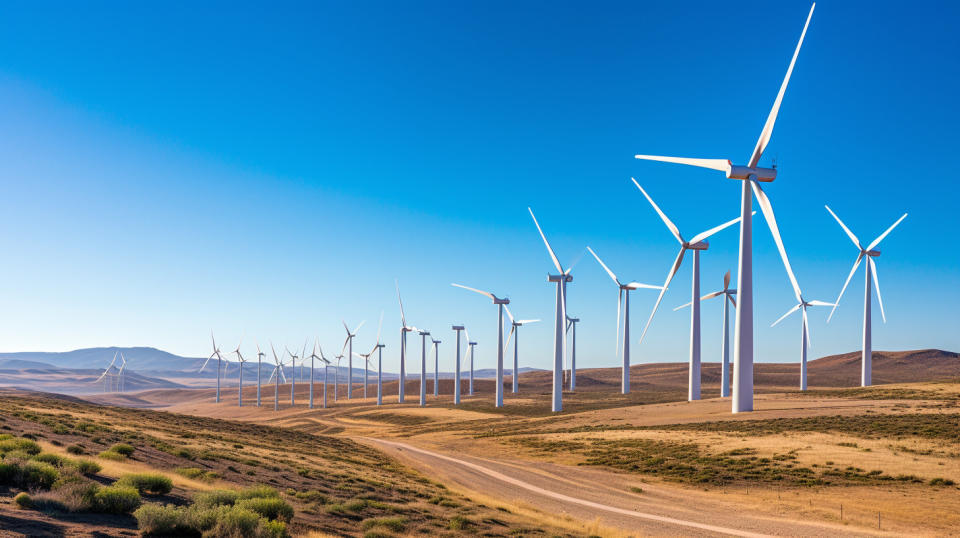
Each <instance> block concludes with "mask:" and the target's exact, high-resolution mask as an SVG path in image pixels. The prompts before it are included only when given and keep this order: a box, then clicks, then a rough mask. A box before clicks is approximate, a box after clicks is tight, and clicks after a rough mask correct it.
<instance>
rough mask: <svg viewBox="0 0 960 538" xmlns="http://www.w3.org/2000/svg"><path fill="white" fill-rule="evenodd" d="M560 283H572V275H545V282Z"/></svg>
mask: <svg viewBox="0 0 960 538" xmlns="http://www.w3.org/2000/svg"><path fill="white" fill-rule="evenodd" d="M561 281H563V282H573V275H571V274H565V275H550V274H548V275H547V282H561Z"/></svg>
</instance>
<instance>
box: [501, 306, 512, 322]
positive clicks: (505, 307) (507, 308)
mask: <svg viewBox="0 0 960 538" xmlns="http://www.w3.org/2000/svg"><path fill="white" fill-rule="evenodd" d="M503 309H504V310H505V311H506V312H507V317H508V318H510V323H513V314H512V313H511V312H510V308H509V307H508V306H507V305H503Z"/></svg>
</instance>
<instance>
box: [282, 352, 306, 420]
mask: <svg viewBox="0 0 960 538" xmlns="http://www.w3.org/2000/svg"><path fill="white" fill-rule="evenodd" d="M304 348H306V342H304ZM284 349H286V351H287V355H289V356H290V407H293V406H294V405H296V401H295V400H294V392H293V391H294V390H295V389H296V388H297V359H299V358H300V356H299V355H297V354H296V353H293V352H292V351H290V350H289V349H287V348H286V347H284Z"/></svg>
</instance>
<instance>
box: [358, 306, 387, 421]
mask: <svg viewBox="0 0 960 538" xmlns="http://www.w3.org/2000/svg"><path fill="white" fill-rule="evenodd" d="M382 329H383V310H381V311H380V323H379V324H378V325H377V343H376V344H374V345H373V349H371V350H370V353H367V354H366V355H363V359H364V365H365V367H364V372H363V397H364V398H366V397H367V372H368V371H369V369H370V368H369V367H370V356H371V355H373V354H374V353H377V405H383V348H384V347H386V346H385V345H383V344H381V343H380V332H381V330H382Z"/></svg>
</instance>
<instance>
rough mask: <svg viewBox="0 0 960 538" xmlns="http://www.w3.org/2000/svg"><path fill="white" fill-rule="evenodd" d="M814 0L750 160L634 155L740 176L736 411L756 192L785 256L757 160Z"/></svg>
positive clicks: (742, 404) (749, 348) (748, 399)
mask: <svg viewBox="0 0 960 538" xmlns="http://www.w3.org/2000/svg"><path fill="white" fill-rule="evenodd" d="M814 7H816V3H814V4H813V5H812V6H810V13H809V15H807V22H806V23H805V24H804V25H803V31H802V32H801V33H800V41H799V42H798V43H797V48H796V49H795V50H794V52H793V58H791V60H790V65H789V67H787V74H786V76H784V78H783V83H781V85H780V91H779V92H778V93H777V98H776V99H775V100H774V102H773V107H772V108H771V109H770V114H769V115H768V116H767V121H766V123H765V124H764V125H763V130H762V131H761V132H760V138H759V139H758V140H757V145H756V146H755V147H754V149H753V153H752V154H751V155H750V160H749V161H748V162H747V165H746V166H738V165H734V164H733V163H732V162H731V161H730V160H729V159H689V158H683V157H660V156H654V155H636V158H637V159H644V160H648V161H662V162H670V163H677V164H686V165H690V166H696V167H700V168H709V169H712V170H719V171H721V172H724V173H725V174H726V177H728V178H730V179H739V180H743V183H742V185H741V188H740V193H741V194H740V216H741V220H740V260H739V264H738V270H737V290H738V292H739V299H740V306H739V307H738V308H737V317H736V324H735V328H734V339H733V364H734V370H735V374H736V375H735V376H734V379H733V400H732V402H731V404H732V411H733V412H734V413H739V412H741V411H752V410H753V219H752V216H753V195H754V194H755V195H756V196H757V202H758V203H759V204H760V209H761V210H763V216H764V219H765V220H766V221H767V226H768V227H769V228H770V233H771V234H772V235H773V238H774V241H776V242H777V247H778V249H779V250H780V255H781V257H783V256H785V254H784V250H783V246H782V245H781V244H780V231H779V229H778V228H777V222H776V219H775V218H774V215H773V207H772V206H771V205H770V200H769V199H768V198H767V195H766V193H764V192H763V189H761V188H760V184H759V182H760V181H773V180H774V179H776V177H777V170H776V168H761V167H758V166H757V164H759V162H760V157H761V156H763V151H764V150H765V149H766V148H767V144H769V143H770V138H771V136H772V135H773V126H774V124H775V123H776V121H777V114H778V113H779V111H780V103H781V102H782V101H783V94H784V93H785V92H786V90H787V84H788V83H789V82H790V75H791V74H792V73H793V66H794V64H795V63H796V61H797V55H799V54H800V47H801V45H803V38H804V37H805V36H806V34H807V27H808V26H809V25H810V18H811V17H813V9H814Z"/></svg>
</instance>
